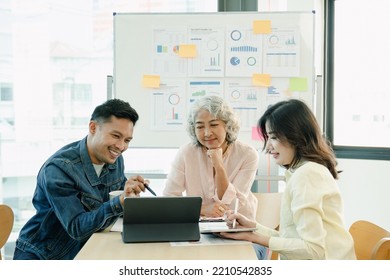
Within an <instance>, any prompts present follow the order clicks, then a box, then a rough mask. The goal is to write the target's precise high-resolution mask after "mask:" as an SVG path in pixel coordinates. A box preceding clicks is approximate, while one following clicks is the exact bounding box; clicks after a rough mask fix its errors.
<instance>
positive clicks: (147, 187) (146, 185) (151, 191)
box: [144, 184, 157, 196]
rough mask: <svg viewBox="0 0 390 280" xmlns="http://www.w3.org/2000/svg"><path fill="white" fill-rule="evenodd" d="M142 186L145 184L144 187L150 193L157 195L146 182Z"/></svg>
mask: <svg viewBox="0 0 390 280" xmlns="http://www.w3.org/2000/svg"><path fill="white" fill-rule="evenodd" d="M144 186H145V188H146V189H147V190H148V191H150V193H151V194H152V195H154V196H157V194H156V193H155V192H154V191H153V190H152V189H151V188H150V187H149V185H148V184H144Z"/></svg>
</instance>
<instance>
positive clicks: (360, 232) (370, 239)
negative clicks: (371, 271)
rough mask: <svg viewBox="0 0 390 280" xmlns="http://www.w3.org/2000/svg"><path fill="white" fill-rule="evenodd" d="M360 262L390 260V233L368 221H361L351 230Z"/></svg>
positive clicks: (355, 223)
mask: <svg viewBox="0 0 390 280" xmlns="http://www.w3.org/2000/svg"><path fill="white" fill-rule="evenodd" d="M349 232H350V233H351V235H352V237H353V240H354V243H355V253H356V258H357V259H358V260H390V232H389V231H387V230H385V229H384V228H382V227H380V226H378V225H376V224H373V223H371V222H368V221H363V220H359V221H356V222H354V223H353V224H352V225H351V226H350V228H349Z"/></svg>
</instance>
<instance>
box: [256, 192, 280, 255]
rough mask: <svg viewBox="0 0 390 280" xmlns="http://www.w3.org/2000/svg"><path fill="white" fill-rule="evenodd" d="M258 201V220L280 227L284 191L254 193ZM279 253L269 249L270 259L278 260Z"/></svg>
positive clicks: (268, 225)
mask: <svg viewBox="0 0 390 280" xmlns="http://www.w3.org/2000/svg"><path fill="white" fill-rule="evenodd" d="M253 194H254V195H255V196H256V198H257V201H258V204H257V213H256V221H257V222H259V223H260V224H262V225H264V226H267V227H269V228H272V229H276V230H277V229H278V228H279V222H280V204H281V201H282V195H283V193H281V192H277V193H253ZM278 258H279V254H277V253H276V252H272V251H269V252H268V259H271V260H277V259H278Z"/></svg>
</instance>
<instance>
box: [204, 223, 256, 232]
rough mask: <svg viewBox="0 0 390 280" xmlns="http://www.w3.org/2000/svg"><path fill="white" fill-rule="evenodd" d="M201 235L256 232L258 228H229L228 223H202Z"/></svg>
mask: <svg viewBox="0 0 390 280" xmlns="http://www.w3.org/2000/svg"><path fill="white" fill-rule="evenodd" d="M199 229H200V233H218V232H240V231H255V230H256V228H241V227H240V228H229V227H228V226H227V225H226V222H200V223H199Z"/></svg>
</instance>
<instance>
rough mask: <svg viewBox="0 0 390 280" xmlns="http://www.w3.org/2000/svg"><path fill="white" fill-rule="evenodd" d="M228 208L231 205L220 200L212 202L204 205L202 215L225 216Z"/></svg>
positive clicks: (211, 216)
mask: <svg viewBox="0 0 390 280" xmlns="http://www.w3.org/2000/svg"><path fill="white" fill-rule="evenodd" d="M228 210H229V206H227V205H225V204H223V203H220V202H213V203H211V204H207V205H205V204H204V205H202V209H201V211H200V215H201V216H205V217H210V218H217V217H223V216H224V214H225V212H226V211H228Z"/></svg>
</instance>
